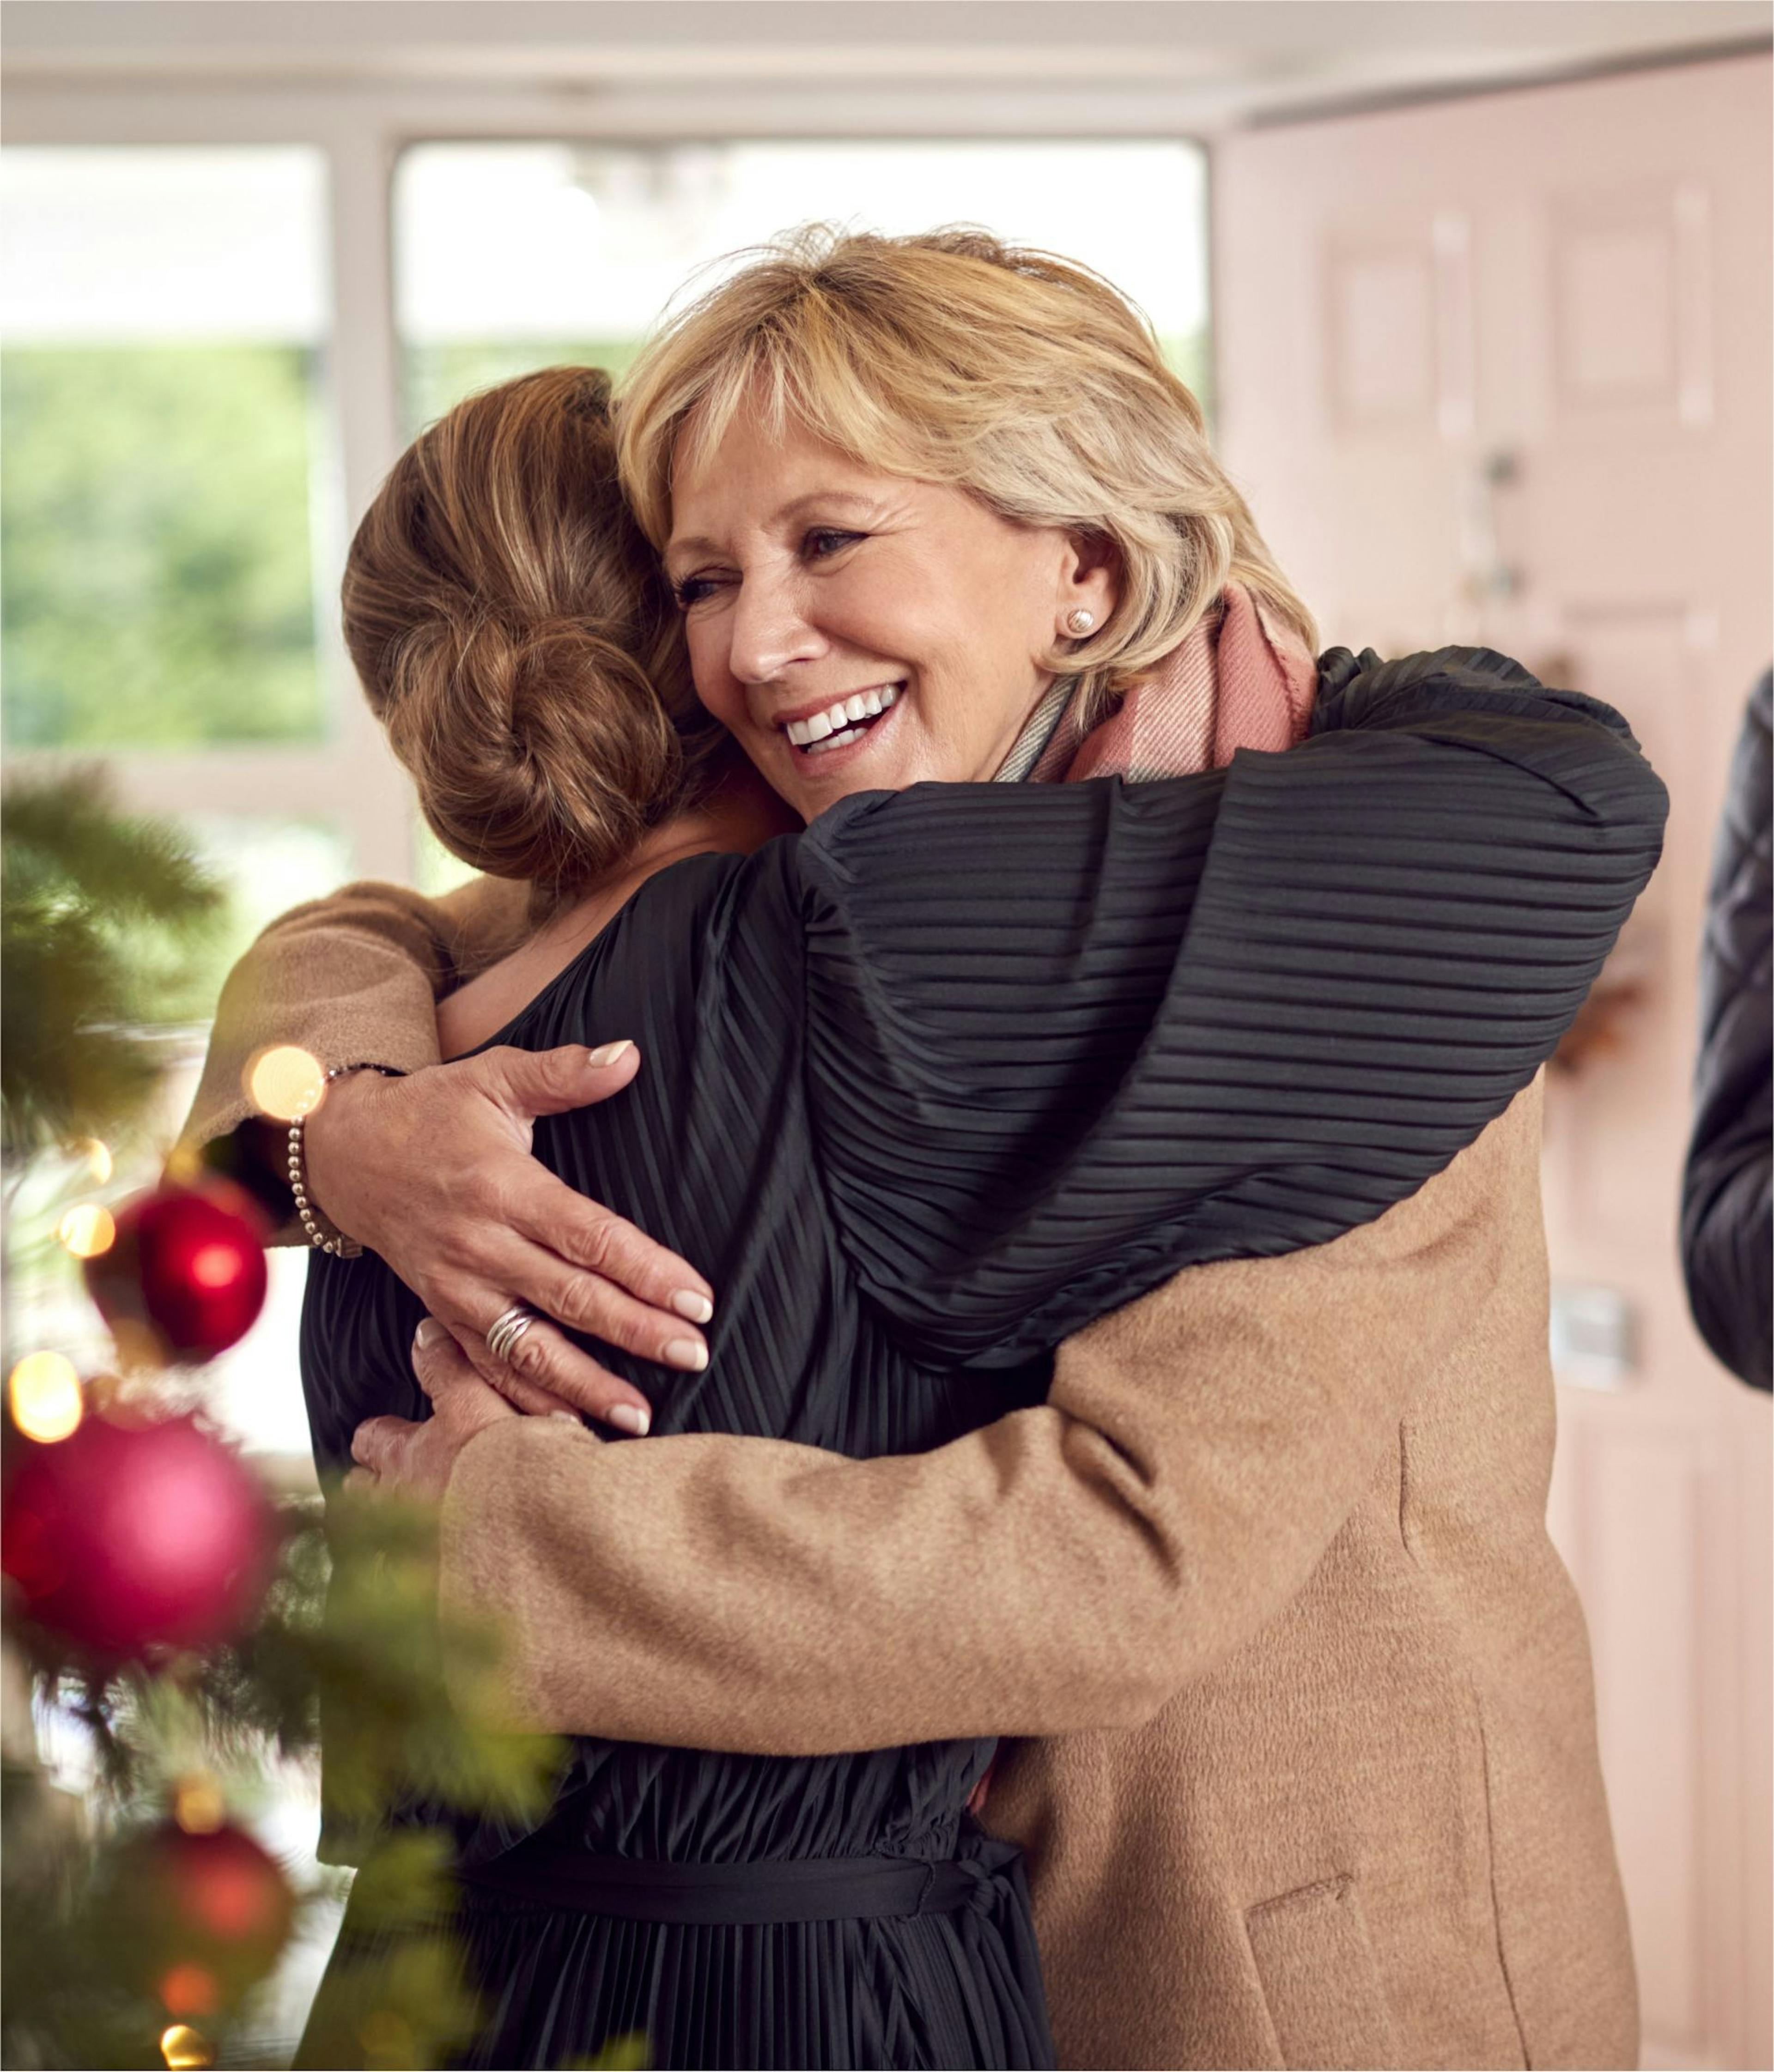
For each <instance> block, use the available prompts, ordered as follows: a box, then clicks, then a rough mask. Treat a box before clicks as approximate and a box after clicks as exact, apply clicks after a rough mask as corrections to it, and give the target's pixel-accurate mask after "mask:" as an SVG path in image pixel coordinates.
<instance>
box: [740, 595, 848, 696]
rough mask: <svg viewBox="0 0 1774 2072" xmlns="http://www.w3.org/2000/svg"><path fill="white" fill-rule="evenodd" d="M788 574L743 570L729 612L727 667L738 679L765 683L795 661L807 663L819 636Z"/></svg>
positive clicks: (820, 645)
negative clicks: (731, 639) (731, 642)
mask: <svg viewBox="0 0 1774 2072" xmlns="http://www.w3.org/2000/svg"><path fill="white" fill-rule="evenodd" d="M800 590H801V586H800V585H799V584H797V583H796V582H795V581H794V579H793V577H792V574H788V573H786V572H783V573H779V572H778V571H776V569H751V570H748V571H747V574H746V577H745V579H744V581H743V582H742V583H741V584H740V586H739V596H738V598H736V599H735V602H734V608H733V615H732V617H731V620H730V621H729V623H730V625H731V627H732V635H733V645H732V648H731V653H730V655H729V657H728V666H729V667H730V668H731V670H732V672H733V674H734V676H735V678H736V679H737V680H738V681H739V682H740V683H742V684H769V683H774V682H775V681H776V679H777V678H778V677H779V676H782V675H783V674H784V672H786V671H787V670H788V668H789V667H790V666H791V665H792V664H794V663H796V662H811V661H813V660H815V659H816V658H817V656H821V655H822V654H823V653H824V652H825V637H824V635H822V634H821V632H820V631H819V628H818V627H817V626H816V625H815V624H814V623H813V620H812V619H811V618H809V615H808V612H807V610H806V606H805V602H804V601H803V598H801V594H800Z"/></svg>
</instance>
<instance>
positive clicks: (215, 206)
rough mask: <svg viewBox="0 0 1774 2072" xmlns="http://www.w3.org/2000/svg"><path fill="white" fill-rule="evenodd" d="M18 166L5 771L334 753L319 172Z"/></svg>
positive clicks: (172, 162)
mask: <svg viewBox="0 0 1774 2072" xmlns="http://www.w3.org/2000/svg"><path fill="white" fill-rule="evenodd" d="M4 168H5V187H4V199H5V206H6V232H7V237H6V243H7V252H6V274H7V283H8V291H7V295H6V310H5V315H4V319H3V330H0V341H3V344H0V350H3V353H4V360H3V365H0V379H3V381H4V384H5V400H6V470H5V474H4V482H3V489H0V496H3V509H0V522H3V526H4V569H3V583H4V591H5V635H4V643H5V683H6V692H5V703H4V711H5V729H6V743H7V746H8V747H9V748H13V749H18V748H58V749H62V748H65V749H80V750H88V749H103V750H105V751H106V752H108V753H109V752H113V751H115V750H118V749H125V750H128V749H134V748H148V749H171V748H177V749H188V748H191V747H195V746H200V745H207V744H209V743H212V742H249V741H250V742H270V741H301V740H314V739H315V738H319V735H320V734H321V733H322V732H323V728H324V725H325V718H326V713H325V700H324V697H323V689H322V683H321V670H320V664H319V656H318V653H317V643H316V639H315V548H314V535H315V522H314V515H313V512H314V503H315V499H314V495H313V485H314V483H315V475H316V467H315V450H316V446H317V444H318V442H319V435H320V434H321V433H322V430H323V424H324V413H323V411H322V409H319V407H318V398H317V394H316V391H317V387H318V381H319V368H320V364H321V353H322V351H323V347H324V344H325V342H326V337H327V316H326V309H325V301H324V252H323V168H322V164H321V161H320V159H319V155H318V154H315V153H314V152H312V151H307V150H208V151H192V150H159V151H135V150H130V151H125V150H117V151H62V150H9V151H8V152H7V153H6V154H5V158H4Z"/></svg>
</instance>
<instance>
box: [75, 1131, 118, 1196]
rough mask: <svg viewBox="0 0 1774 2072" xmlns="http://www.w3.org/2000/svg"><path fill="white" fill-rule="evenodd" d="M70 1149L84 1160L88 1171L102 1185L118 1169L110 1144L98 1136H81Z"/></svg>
mask: <svg viewBox="0 0 1774 2072" xmlns="http://www.w3.org/2000/svg"><path fill="white" fill-rule="evenodd" d="M68 1149H69V1150H71V1151H72V1153H73V1154H74V1156H75V1157H76V1158H79V1159H81V1160H83V1161H84V1163H85V1166H86V1170H87V1171H88V1173H90V1174H92V1176H93V1179H94V1180H95V1181H96V1182H97V1183H98V1185H99V1186H101V1187H102V1186H105V1182H107V1181H108V1180H109V1178H110V1177H111V1175H112V1174H113V1173H114V1172H115V1171H116V1170H117V1161H116V1160H115V1159H114V1158H113V1157H112V1156H111V1147H110V1145H109V1144H106V1143H104V1142H102V1141H101V1140H100V1139H99V1138H98V1137H80V1139H79V1140H78V1141H76V1142H75V1143H73V1144H71V1145H69V1146H68Z"/></svg>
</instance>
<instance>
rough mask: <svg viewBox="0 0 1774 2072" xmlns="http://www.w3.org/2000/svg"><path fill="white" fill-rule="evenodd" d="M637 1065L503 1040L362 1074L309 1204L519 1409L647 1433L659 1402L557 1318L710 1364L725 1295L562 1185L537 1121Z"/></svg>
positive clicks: (315, 1131) (598, 1092) (328, 1125)
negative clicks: (537, 1143)
mask: <svg viewBox="0 0 1774 2072" xmlns="http://www.w3.org/2000/svg"><path fill="white" fill-rule="evenodd" d="M639 1070H640V1051H639V1050H637V1049H636V1047H635V1046H634V1045H633V1044H632V1043H607V1044H604V1045H603V1046H600V1048H599V1049H598V1050H592V1051H586V1050H581V1049H580V1048H578V1046H576V1045H569V1046H565V1047H563V1048H562V1049H560V1050H534V1051H532V1050H512V1049H511V1048H510V1047H508V1046H500V1047H498V1048H496V1049H493V1050H483V1051H480V1052H477V1053H476V1054H475V1055H474V1056H472V1057H469V1058H463V1059H458V1060H457V1061H456V1062H455V1063H453V1064H447V1065H434V1066H431V1067H429V1068H428V1069H426V1071H419V1072H414V1073H413V1074H412V1075H410V1076H409V1077H408V1078H405V1079H386V1078H384V1077H383V1076H382V1075H381V1073H379V1072H353V1073H352V1074H350V1075H348V1077H346V1078H344V1079H340V1080H337V1081H335V1083H334V1084H333V1085H332V1086H331V1087H329V1088H328V1090H327V1098H326V1099H325V1100H324V1101H323V1102H322V1103H321V1104H320V1106H319V1108H317V1109H316V1110H315V1112H314V1114H313V1115H312V1116H311V1117H310V1118H309V1120H308V1122H307V1125H306V1153H307V1173H308V1192H309V1194H310V1196H311V1198H312V1199H313V1200H314V1201H315V1202H316V1203H317V1204H318V1205H319V1208H320V1209H321V1211H323V1213H324V1214H325V1215H327V1217H328V1218H329V1219H331V1221H332V1222H333V1223H335V1224H336V1225H337V1226H338V1227H339V1228H340V1230H342V1231H345V1232H346V1234H347V1235H348V1236H351V1237H352V1238H355V1239H356V1240H357V1242H358V1243H359V1244H362V1245H364V1246H365V1247H367V1248H368V1249H369V1250H370V1251H372V1252H378V1253H380V1254H381V1257H382V1258H383V1259H385V1260H386V1261H387V1262H388V1264H389V1265H390V1266H391V1267H392V1268H393V1269H394V1271H395V1272H396V1273H397V1274H398V1275H399V1276H400V1277H401V1280H402V1281H405V1283H406V1285H408V1287H410V1289H412V1290H413V1291H414V1293H415V1294H417V1295H418V1296H419V1297H421V1298H422V1300H423V1301H424V1303H425V1305H426V1309H428V1310H429V1311H430V1313H431V1315H432V1316H433V1317H434V1318H436V1319H437V1320H438V1322H440V1323H442V1325H443V1326H445V1328H446V1329H447V1331H448V1332H449V1333H450V1334H451V1336H452V1337H453V1338H455V1341H456V1342H457V1343H458V1344H459V1346H461V1348H462V1350H463V1352H464V1353H465V1354H466V1355H467V1358H468V1359H469V1360H470V1361H471V1363H473V1366H474V1367H475V1371H477V1372H478V1373H479V1374H480V1375H481V1377H482V1379H484V1380H485V1381H487V1382H488V1383H491V1384H492V1387H494V1388H496V1389H497V1390H498V1391H499V1392H500V1394H501V1395H502V1396H505V1397H507V1398H508V1400H509V1401H510V1402H511V1403H512V1404H514V1405H515V1406H516V1407H517V1408H518V1409H519V1410H523V1411H529V1412H533V1413H538V1414H541V1413H545V1412H550V1411H556V1410H562V1409H570V1410H574V1411H585V1412H589V1413H590V1414H591V1416H594V1417H600V1418H603V1419H604V1420H606V1421H607V1422H608V1423H610V1424H614V1425H615V1426H616V1427H617V1428H618V1429H619V1430H622V1431H626V1432H644V1431H645V1430H646V1429H647V1426H648V1422H649V1421H650V1412H649V1409H648V1403H647V1399H646V1398H645V1397H644V1396H643V1395H642V1394H641V1393H640V1391H639V1390H638V1389H636V1388H633V1387H630V1386H629V1384H628V1383H627V1382H624V1381H621V1380H619V1379H617V1377H616V1376H615V1375H613V1374H611V1373H609V1372H607V1371H606V1370H605V1369H604V1368H603V1367H600V1366H599V1364H598V1363H597V1362H596V1361H595V1359H592V1358H591V1356H590V1355H589V1354H587V1353H585V1352H582V1351H581V1350H579V1348H578V1346H574V1345H572V1344H571V1343H570V1342H569V1341H568V1340H567V1338H566V1335H565V1334H564V1333H563V1332H562V1331H561V1330H559V1329H558V1325H561V1324H565V1325H568V1326H571V1328H572V1329H574V1330H578V1331H584V1332H587V1333H588V1334H591V1336H593V1337H595V1338H602V1339H603V1340H604V1341H605V1342H607V1343H608V1344H610V1345H612V1346H620V1347H621V1348H622V1349H623V1350H624V1351H625V1352H630V1353H633V1354H636V1355H638V1356H639V1357H640V1359H648V1360H655V1361H657V1362H658V1363H660V1364H661V1366H664V1367H681V1368H686V1369H689V1370H690V1371H696V1370H699V1369H700V1368H702V1367H706V1365H707V1364H708V1348H707V1346H706V1343H705V1342H704V1340H703V1338H702V1333H701V1332H700V1331H699V1330H698V1329H697V1328H696V1327H697V1326H698V1324H702V1323H706V1322H708V1320H709V1318H710V1317H712V1316H713V1315H714V1301H713V1297H712V1291H711V1290H710V1287H709V1285H708V1283H707V1282H706V1281H705V1280H704V1279H703V1278H702V1275H701V1274H699V1273H698V1272H695V1271H694V1268H691V1267H689V1266H688V1265H687V1264H685V1262H684V1261H683V1260H681V1259H679V1258H678V1257H677V1256H676V1255H675V1254H674V1253H672V1252H667V1251H666V1250H665V1248H664V1247H663V1246H662V1245H657V1244H654V1243H653V1241H652V1239H651V1238H649V1237H647V1236H645V1235H643V1234H642V1233H641V1232H640V1231H638V1230H636V1228H635V1227H634V1226H633V1225H632V1223H625V1222H624V1220H623V1219H622V1218H621V1217H620V1216H617V1215H612V1214H611V1212H610V1211H609V1210H607V1209H604V1208H600V1207H599V1205H598V1204H597V1203H596V1202H592V1201H588V1200H587V1198H585V1197H584V1196H583V1195H582V1194H575V1193H574V1190H572V1189H571V1188H570V1187H569V1186H566V1184H565V1182H562V1181H561V1180H558V1179H557V1178H555V1177H554V1174H551V1173H549V1171H547V1170H545V1168H544V1167H543V1166H542V1165H540V1164H539V1163H538V1162H537V1160H536V1159H535V1157H533V1155H532V1153H531V1144H532V1140H533V1129H532V1124H533V1122H534V1120H535V1118H536V1117H537V1116H539V1115H558V1114H561V1113H562V1112H565V1111H566V1110H567V1109H570V1108H584V1107H587V1106H589V1105H591V1104H592V1103H594V1102H596V1101H601V1100H608V1099H609V1098H610V1097H611V1095H613V1094H617V1093H619V1092H621V1091H622V1089H623V1088H624V1087H626V1086H627V1085H628V1083H629V1082H630V1080H632V1079H633V1078H634V1076H635V1075H636V1072H637V1071H639ZM514 1302H523V1303H528V1304H529V1306H530V1307H531V1308H532V1309H535V1310H537V1311H538V1312H539V1313H540V1316H539V1320H538V1321H537V1322H536V1323H534V1324H533V1325H532V1326H530V1328H529V1330H527V1331H526V1332H525V1334H524V1335H523V1336H522V1337H521V1338H520V1339H519V1340H518V1341H517V1344H516V1346H514V1347H513V1348H512V1353H511V1357H510V1359H509V1360H508V1361H502V1360H497V1359H494V1358H493V1357H492V1355H490V1354H489V1353H488V1350H487V1333H488V1330H490V1329H491V1328H492V1326H493V1324H494V1323H495V1322H496V1321H497V1320H498V1319H499V1318H500V1316H502V1315H503V1314H504V1312H505V1311H506V1310H508V1309H509V1308H510V1307H511V1305H512V1304H513V1303H514ZM549 1318H553V1319H554V1320H555V1321H554V1322H549V1321H548V1320H549Z"/></svg>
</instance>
